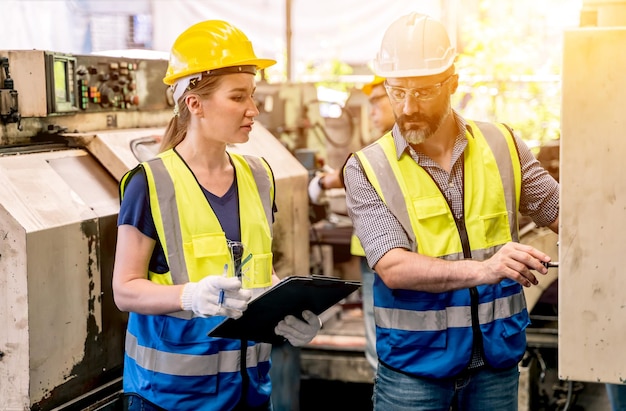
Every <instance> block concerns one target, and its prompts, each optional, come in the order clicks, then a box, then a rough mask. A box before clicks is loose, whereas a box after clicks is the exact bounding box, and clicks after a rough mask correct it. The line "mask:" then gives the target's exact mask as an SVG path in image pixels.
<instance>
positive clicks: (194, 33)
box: [163, 20, 276, 86]
mask: <svg viewBox="0 0 626 411" xmlns="http://www.w3.org/2000/svg"><path fill="white" fill-rule="evenodd" d="M274 64H276V60H270V59H260V58H257V56H256V55H255V54H254V50H253V49H252V43H251V42H250V40H248V37H247V36H246V35H245V34H244V33H243V32H242V31H241V30H239V29H238V28H237V27H235V26H233V25H232V24H230V23H227V22H225V21H222V20H207V21H203V22H200V23H197V24H194V25H193V26H191V27H189V28H188V29H187V30H185V31H184V32H183V33H182V34H180V35H179V36H178V38H177V39H176V41H175V42H174V45H173V46H172V50H171V52H170V60H169V65H168V67H167V72H166V74H165V77H164V78H163V82H164V83H165V84H167V85H170V86H171V85H172V84H174V83H176V80H178V79H180V78H182V77H185V76H189V75H191V74H195V73H201V72H204V71H209V70H215V69H220V68H224V67H237V66H256V68H257V69H258V70H261V69H264V68H267V67H269V66H271V65H274Z"/></svg>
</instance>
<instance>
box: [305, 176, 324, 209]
mask: <svg viewBox="0 0 626 411" xmlns="http://www.w3.org/2000/svg"><path fill="white" fill-rule="evenodd" d="M322 176H323V174H318V175H316V176H315V177H313V178H312V179H311V181H310V182H309V189H308V192H309V199H310V200H311V202H312V203H313V204H315V205H323V204H324V200H326V194H325V191H324V189H323V188H322V187H320V179H321V178H322Z"/></svg>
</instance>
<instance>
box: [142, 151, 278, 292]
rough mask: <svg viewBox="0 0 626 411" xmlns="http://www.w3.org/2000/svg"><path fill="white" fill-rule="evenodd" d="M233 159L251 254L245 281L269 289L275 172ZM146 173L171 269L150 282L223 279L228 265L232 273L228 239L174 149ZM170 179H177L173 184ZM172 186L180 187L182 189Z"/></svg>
mask: <svg viewBox="0 0 626 411" xmlns="http://www.w3.org/2000/svg"><path fill="white" fill-rule="evenodd" d="M230 156H231V160H232V162H233V164H234V166H235V170H236V175H237V188H238V192H239V207H240V210H239V214H240V220H241V224H240V226H241V240H242V243H243V244H244V245H245V252H246V253H248V254H249V255H250V259H249V260H248V261H249V262H248V263H247V266H246V267H244V268H243V271H244V273H245V275H244V276H243V277H242V281H243V282H244V285H245V286H246V287H248V288H263V287H268V286H270V285H271V273H272V253H271V249H272V246H271V243H272V226H271V224H270V222H271V221H272V220H271V218H272V217H271V216H272V203H273V201H272V198H273V179H272V177H271V172H270V170H269V166H265V163H264V162H262V161H261V160H259V159H257V158H254V157H250V156H246V157H244V156H240V155H237V154H232V153H231V154H230ZM144 169H145V170H146V176H147V178H148V186H149V188H150V205H151V208H152V214H153V218H154V222H155V226H156V229H157V233H158V234H159V237H160V238H161V239H162V246H163V250H164V252H165V255H166V257H167V260H168V265H169V266H170V273H165V274H155V275H152V276H151V280H152V281H154V282H157V283H161V284H184V283H186V282H187V281H199V280H200V279H201V278H203V277H204V276H206V275H208V274H213V275H216V274H219V275H221V274H222V271H223V267H224V265H225V264H228V268H229V271H230V272H231V274H232V270H233V268H234V267H233V264H232V261H231V256H230V252H229V250H228V245H227V241H226V236H225V234H224V232H223V230H222V228H221V225H220V223H219V221H218V220H217V217H216V216H215V214H214V213H213V210H212V208H211V206H210V204H209V203H208V201H207V200H206V197H205V196H204V193H203V192H202V189H201V187H200V186H199V185H198V183H197V181H196V180H195V177H194V176H193V174H192V173H191V171H190V170H189V169H188V167H187V166H186V165H185V164H184V162H183V161H182V160H181V159H180V157H179V156H178V154H176V152H174V151H173V150H168V151H166V152H164V153H161V154H160V155H159V156H158V157H156V158H155V159H153V160H150V161H149V162H147V163H145V164H144ZM172 176H176V177H175V178H174V180H173V179H172ZM174 184H176V185H177V186H178V187H180V189H179V190H178V191H177V190H175V189H174ZM163 239H165V241H163ZM181 255H182V256H183V258H184V260H181V257H180V256H181ZM172 263H173V264H172ZM174 269H176V270H174Z"/></svg>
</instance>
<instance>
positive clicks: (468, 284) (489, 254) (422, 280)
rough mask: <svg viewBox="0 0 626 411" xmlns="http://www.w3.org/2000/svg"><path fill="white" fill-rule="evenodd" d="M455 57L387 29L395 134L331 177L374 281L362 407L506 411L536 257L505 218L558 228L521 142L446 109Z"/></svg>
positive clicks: (433, 40) (549, 184) (407, 20)
mask: <svg viewBox="0 0 626 411" xmlns="http://www.w3.org/2000/svg"><path fill="white" fill-rule="evenodd" d="M455 57H456V51H455V49H454V48H453V47H452V45H451V43H450V39H449V37H448V34H447V31H446V29H445V27H444V26H443V25H442V24H441V23H440V22H438V21H436V20H433V19H432V18H430V17H428V16H425V15H422V14H418V13H411V14H408V15H405V16H402V17H401V18H399V19H397V20H396V21H394V22H393V23H392V24H391V25H390V26H389V28H388V29H387V31H386V32H385V34H384V37H383V40H382V43H381V46H380V51H379V53H378V54H377V57H376V60H375V62H374V72H375V73H376V74H377V75H379V76H381V77H385V78H386V81H385V88H386V90H387V94H388V95H389V98H390V100H391V103H392V106H393V110H394V113H395V116H396V124H395V125H394V128H393V130H392V132H391V133H388V134H385V135H384V136H383V137H382V138H380V139H379V140H378V141H377V142H375V143H374V144H371V145H369V146H368V147H366V148H364V149H362V150H360V151H358V152H357V153H355V154H354V155H353V156H352V157H351V158H350V159H349V160H348V161H347V163H346V165H345V168H344V176H345V184H346V202H347V207H348V213H349V214H350V217H351V218H352V222H353V225H354V227H355V231H356V234H357V236H358V237H359V239H360V240H361V244H362V245H363V247H364V249H365V252H366V255H367V259H368V262H369V265H370V266H371V267H373V268H374V269H375V271H376V273H377V275H376V277H375V280H374V311H375V318H376V346H377V354H378V358H379V366H378V371H377V376H376V381H375V387H374V394H373V402H374V408H375V410H380V411H383V410H384V411H393V410H412V411H415V410H429V411H434V410H440V411H449V410H450V409H455V410H476V411H479V410H480V411H482V410H498V411H507V410H511V411H513V410H517V403H518V396H517V392H518V382H519V371H518V362H519V361H520V360H521V358H522V356H523V354H524V351H525V349H526V334H525V329H526V327H527V326H528V324H529V315H528V311H527V310H526V302H525V298H524V293H523V287H531V286H532V285H533V284H537V283H538V281H537V278H536V277H535V274H534V273H533V271H537V272H539V273H541V274H546V273H547V269H546V267H545V266H544V265H543V264H542V263H544V262H548V261H549V260H550V257H549V255H547V254H545V253H543V252H541V251H540V250H537V249H535V248H533V247H530V246H527V245H523V244H520V243H519V242H518V241H519V234H518V221H517V215H518V210H519V212H521V214H523V215H528V216H529V217H531V218H532V219H533V221H534V222H535V223H536V224H537V225H538V226H548V227H549V228H550V229H552V230H553V231H555V232H556V231H557V230H558V221H559V218H558V217H559V185H558V183H557V182H556V181H555V180H554V178H552V177H551V176H550V174H549V173H548V172H546V170H544V169H543V168H542V167H541V166H540V164H539V162H538V161H537V160H536V159H535V158H534V157H533V155H532V153H531V152H530V150H529V149H528V147H527V146H526V144H525V143H524V141H523V140H522V139H521V138H519V137H518V136H517V135H515V134H514V133H513V132H512V131H511V130H510V129H509V128H508V127H505V126H504V125H502V124H495V123H481V122H474V121H470V120H468V119H465V118H463V117H462V116H461V115H460V114H459V113H457V112H456V111H455V110H453V109H452V107H451V100H450V97H451V95H452V94H453V93H454V92H455V91H456V90H457V87H458V75H457V74H456V72H455V65H454V61H455Z"/></svg>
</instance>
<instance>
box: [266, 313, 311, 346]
mask: <svg viewBox="0 0 626 411" xmlns="http://www.w3.org/2000/svg"><path fill="white" fill-rule="evenodd" d="M302 318H304V320H305V321H302V320H299V319H297V318H296V317H294V316H293V315H288V316H286V317H285V318H284V319H283V320H282V321H280V322H279V323H278V325H277V326H276V328H274V332H275V333H276V335H282V336H283V337H285V338H286V339H287V340H289V342H290V343H291V345H293V346H294V347H301V346H303V345H305V344H307V343H309V342H310V341H311V340H312V339H313V337H315V336H316V335H317V332H318V331H319V330H320V328H321V327H322V322H321V321H320V318H319V317H318V316H317V315H315V314H314V313H312V312H311V311H309V310H305V311H303V312H302Z"/></svg>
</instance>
